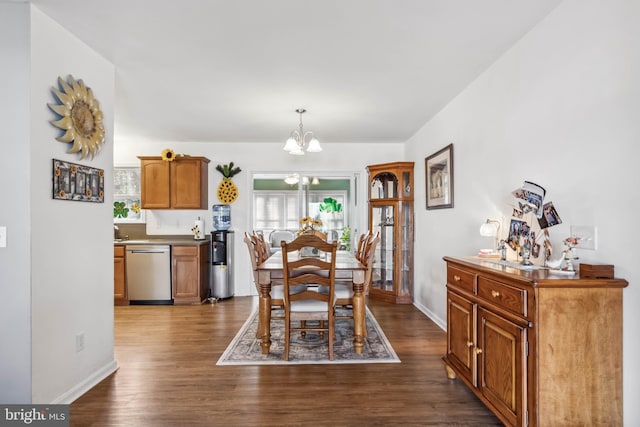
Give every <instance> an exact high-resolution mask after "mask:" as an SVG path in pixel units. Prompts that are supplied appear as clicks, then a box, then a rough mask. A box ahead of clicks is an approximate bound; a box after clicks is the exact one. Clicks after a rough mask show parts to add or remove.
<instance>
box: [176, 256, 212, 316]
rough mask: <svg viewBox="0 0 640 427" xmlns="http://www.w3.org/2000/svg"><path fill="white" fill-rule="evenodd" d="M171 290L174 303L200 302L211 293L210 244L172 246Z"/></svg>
mask: <svg viewBox="0 0 640 427" xmlns="http://www.w3.org/2000/svg"><path fill="white" fill-rule="evenodd" d="M171 290H172V298H173V303H174V304H200V303H201V302H203V301H204V300H205V299H207V297H208V293H209V245H200V246H193V245H191V246H175V245H174V246H172V248H171Z"/></svg>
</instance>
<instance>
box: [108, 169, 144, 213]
mask: <svg viewBox="0 0 640 427" xmlns="http://www.w3.org/2000/svg"><path fill="white" fill-rule="evenodd" d="M113 220H114V222H144V211H143V210H142V209H141V203H140V168H139V167H114V168H113Z"/></svg>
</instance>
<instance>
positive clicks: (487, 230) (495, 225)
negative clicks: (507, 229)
mask: <svg viewBox="0 0 640 427" xmlns="http://www.w3.org/2000/svg"><path fill="white" fill-rule="evenodd" d="M480 235H481V236H483V237H493V238H494V244H493V248H492V250H491V252H489V251H487V250H485V249H482V250H480V254H481V255H494V254H496V253H497V249H498V240H499V238H500V221H496V220H495V219H487V220H486V221H485V222H483V223H482V225H481V226H480Z"/></svg>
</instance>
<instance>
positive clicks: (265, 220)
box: [253, 174, 353, 240]
mask: <svg viewBox="0 0 640 427" xmlns="http://www.w3.org/2000/svg"><path fill="white" fill-rule="evenodd" d="M291 176H292V175H291V174H288V175H285V174H256V175H254V179H253V229H254V230H255V231H258V232H262V233H263V234H264V235H265V236H269V234H270V233H271V232H272V231H273V230H290V231H296V230H298V229H300V219H301V218H303V217H305V216H310V217H311V218H313V219H319V220H321V221H322V230H323V231H324V232H326V233H327V234H328V235H329V238H330V239H332V240H338V239H340V238H341V237H342V235H343V233H344V232H345V230H344V228H345V227H350V221H349V219H350V216H349V215H350V211H351V208H352V206H351V203H353V202H352V201H351V200H350V199H349V194H352V192H353V190H352V185H353V182H352V179H351V178H350V177H345V176H319V177H313V178H314V179H312V178H311V177H307V178H305V177H304V176H303V175H298V174H295V175H294V176H296V177H298V176H303V178H302V179H301V180H299V182H293V183H286V182H285V181H284V178H285V177H291ZM336 210H339V211H336ZM347 236H348V233H347ZM347 238H348V237H347ZM348 239H350V238H348Z"/></svg>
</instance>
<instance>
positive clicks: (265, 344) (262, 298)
mask: <svg viewBox="0 0 640 427" xmlns="http://www.w3.org/2000/svg"><path fill="white" fill-rule="evenodd" d="M297 256H299V254H297V253H291V254H289V260H290V261H291V260H292V259H293V257H297ZM366 269H367V267H366V266H365V265H364V264H362V263H361V262H360V261H358V260H357V259H356V257H355V256H353V254H351V252H349V251H342V250H340V251H337V252H336V275H335V277H336V281H340V282H342V283H344V282H345V281H351V283H352V284H353V348H354V351H355V352H356V353H357V354H362V349H363V348H364V334H365V327H366V325H365V311H366V309H365V295H364V279H365V272H366ZM257 270H258V283H259V293H260V294H259V296H258V300H259V301H258V311H259V316H260V321H259V331H258V332H259V335H260V347H261V349H262V354H268V353H269V350H270V348H271V296H270V293H271V285H272V283H273V282H274V281H278V282H282V280H283V278H284V272H283V262H282V251H278V252H275V253H274V254H272V255H271V256H270V257H269V258H267V259H266V260H265V261H264V262H262V263H261V264H258V266H257Z"/></svg>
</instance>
